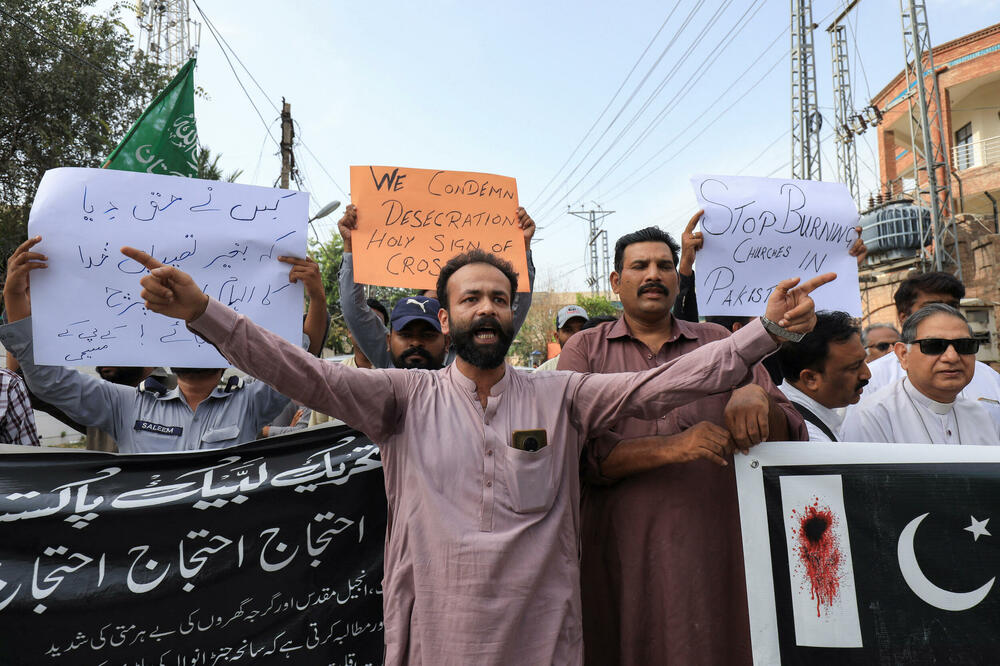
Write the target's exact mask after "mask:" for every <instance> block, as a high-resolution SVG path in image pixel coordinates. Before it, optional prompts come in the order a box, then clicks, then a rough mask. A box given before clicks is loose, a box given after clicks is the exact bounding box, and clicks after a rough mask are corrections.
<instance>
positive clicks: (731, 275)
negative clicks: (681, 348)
mask: <svg viewBox="0 0 1000 666" xmlns="http://www.w3.org/2000/svg"><path fill="white" fill-rule="evenodd" d="M691 184H692V186H693V187H694V192H695V196H696V197H697V198H698V203H699V205H700V206H701V207H702V208H703V209H704V210H705V215H704V217H703V219H702V221H701V224H700V226H699V231H701V232H702V234H703V237H704V239H705V243H704V247H703V248H702V249H701V250H699V251H698V258H697V260H696V272H695V275H696V276H697V288H696V292H695V293H696V294H697V298H698V312H699V314H701V315H703V316H705V315H709V316H710V315H729V316H741V317H746V316H756V315H759V314H761V313H762V312H763V311H764V303H766V302H767V299H768V297H769V296H770V295H771V292H772V291H773V290H774V287H775V286H776V285H777V284H778V283H779V282H781V281H782V280H784V279H786V278H790V277H799V278H802V280H803V281H805V280H808V279H809V278H811V277H814V276H816V275H820V274H822V273H830V272H834V273H836V274H837V280H836V281H835V282H833V283H832V284H831V285H830V286H829V287H827V288H825V289H819V290H817V291H816V292H814V293H813V294H812V298H813V300H814V301H815V302H816V309H817V310H843V311H845V312H848V313H850V314H852V315H855V316H858V317H860V316H861V292H860V290H859V288H858V264H857V259H855V258H854V257H852V256H850V255H849V254H848V250H849V249H850V247H851V245H853V244H854V240H855V239H856V238H857V236H858V234H857V232H856V231H855V226H857V223H858V211H857V209H856V208H855V206H854V202H853V201H852V199H851V195H850V193H849V192H848V191H847V187H846V186H845V185H843V184H842V183H823V182H817V181H807V180H786V179H780V178H748V177H741V176H694V177H693V178H692V179H691Z"/></svg>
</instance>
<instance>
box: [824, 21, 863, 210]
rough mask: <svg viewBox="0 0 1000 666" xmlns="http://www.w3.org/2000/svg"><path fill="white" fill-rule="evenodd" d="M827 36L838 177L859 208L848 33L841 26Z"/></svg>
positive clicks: (834, 27) (831, 30)
mask: <svg viewBox="0 0 1000 666" xmlns="http://www.w3.org/2000/svg"><path fill="white" fill-rule="evenodd" d="M829 33H830V55H831V57H832V61H833V108H834V117H835V119H836V120H835V124H836V143H837V170H838V171H839V174H838V176H839V178H840V181H841V182H842V183H844V184H845V185H847V190H848V191H849V192H850V193H851V197H853V198H854V203H855V205H857V206H858V208H860V207H861V188H860V186H859V184H858V153H857V147H856V145H855V143H854V132H853V131H852V130H851V127H850V115H851V113H852V112H853V111H854V95H853V94H852V93H851V69H850V65H849V63H848V60H847V29H846V28H845V27H844V26H842V25H831V26H830V28H829Z"/></svg>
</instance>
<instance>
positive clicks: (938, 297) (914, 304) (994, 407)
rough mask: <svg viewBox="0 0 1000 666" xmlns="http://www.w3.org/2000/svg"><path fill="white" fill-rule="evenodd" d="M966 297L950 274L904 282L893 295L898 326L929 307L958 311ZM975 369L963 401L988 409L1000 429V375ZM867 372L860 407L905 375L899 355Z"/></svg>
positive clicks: (976, 365) (926, 275)
mask: <svg viewBox="0 0 1000 666" xmlns="http://www.w3.org/2000/svg"><path fill="white" fill-rule="evenodd" d="M964 297H965V285H963V284H962V282H961V281H960V280H959V279H958V278H956V277H955V276H954V275H950V274H948V273H941V272H936V273H922V274H920V275H915V276H913V277H911V278H909V279H907V280H904V281H903V282H901V283H900V285H899V289H897V290H896V293H895V294H894V295H893V300H894V301H895V302H896V316H897V318H898V320H899V324H900V326H905V325H906V320H907V318H908V317H909V316H911V315H912V314H913V313H914V312H916V311H917V310H920V309H921V308H922V307H924V306H925V305H928V304H929V303H943V304H945V305H950V306H951V307H953V308H955V309H958V307H959V304H960V303H961V300H962V298H964ZM973 367H974V372H973V376H972V380H971V381H970V382H969V384H968V386H966V387H965V390H964V391H963V392H962V395H961V397H963V398H968V399H969V400H975V401H977V402H978V403H979V404H980V405H982V406H983V407H985V408H986V411H987V412H989V415H990V417H992V419H993V421H994V422H995V423H996V424H997V425H1000V373H997V371H996V370H994V369H993V368H991V367H990V366H988V365H986V364H985V363H982V362H979V361H974V363H973ZM868 369H869V370H871V373H872V376H871V379H870V380H868V386H867V388H866V389H865V392H864V394H863V395H862V396H861V403H860V404H861V405H864V404H865V403H866V402H867V401H869V400H871V399H872V398H873V397H874V396H876V395H878V392H879V391H880V390H882V389H883V388H885V387H886V386H889V385H890V384H893V383H895V382H897V381H899V380H900V379H901V378H902V377H903V376H904V375H905V374H906V372H905V371H904V370H903V367H902V366H901V365H900V362H899V359H898V358H897V357H896V354H886V355H885V356H883V357H882V358H880V359H878V360H875V361H872V360H869V361H868ZM854 409H857V406H851V407H848V408H847V411H848V413H850V412H851V411H853V410H854Z"/></svg>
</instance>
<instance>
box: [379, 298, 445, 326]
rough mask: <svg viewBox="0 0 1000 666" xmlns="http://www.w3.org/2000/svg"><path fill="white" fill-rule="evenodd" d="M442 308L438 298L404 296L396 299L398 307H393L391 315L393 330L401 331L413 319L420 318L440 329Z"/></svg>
mask: <svg viewBox="0 0 1000 666" xmlns="http://www.w3.org/2000/svg"><path fill="white" fill-rule="evenodd" d="M440 309H441V304H440V303H439V302H438V299H436V298H429V297H427V296H404V297H403V298H401V299H399V300H398V301H396V307H394V308H393V309H392V316H390V317H389V325H390V326H392V330H394V331H399V330H402V328H403V327H404V326H406V325H407V324H409V323H410V322H411V321H414V320H417V319H420V320H423V321H426V322H427V323H428V324H430V325H431V326H433V327H434V328H435V329H437V330H438V331H440V330H441V322H440V321H438V310H440Z"/></svg>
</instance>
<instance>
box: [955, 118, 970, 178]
mask: <svg viewBox="0 0 1000 666" xmlns="http://www.w3.org/2000/svg"><path fill="white" fill-rule="evenodd" d="M973 161H974V160H973V154H972V123H965V125H963V126H962V127H960V128H959V130H958V131H957V132H955V168H956V169H958V170H960V171H961V170H962V169H968V168H969V167H971V166H972V164H973Z"/></svg>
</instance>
